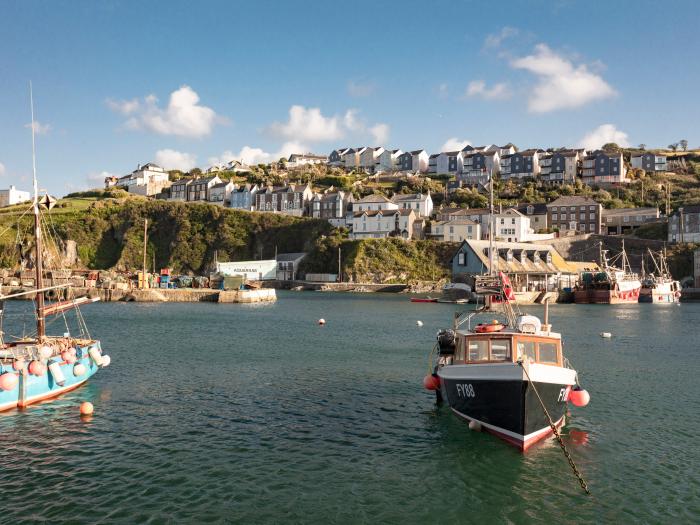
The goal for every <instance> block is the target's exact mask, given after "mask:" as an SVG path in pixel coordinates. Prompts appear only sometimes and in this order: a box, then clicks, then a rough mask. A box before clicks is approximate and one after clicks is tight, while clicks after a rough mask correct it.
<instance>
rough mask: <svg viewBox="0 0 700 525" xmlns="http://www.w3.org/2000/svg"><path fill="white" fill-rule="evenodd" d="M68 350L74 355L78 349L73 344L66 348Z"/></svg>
mask: <svg viewBox="0 0 700 525" xmlns="http://www.w3.org/2000/svg"><path fill="white" fill-rule="evenodd" d="M68 351H69V352H70V353H71V354H73V355H74V356H75V355H78V350H76V348H75V347H74V346H71V347H70V348H69V349H68Z"/></svg>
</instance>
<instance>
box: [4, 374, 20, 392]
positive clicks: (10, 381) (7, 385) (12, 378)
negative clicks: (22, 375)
mask: <svg viewBox="0 0 700 525" xmlns="http://www.w3.org/2000/svg"><path fill="white" fill-rule="evenodd" d="M18 382H19V378H18V377H17V374H15V373H14V372H5V373H4V374H0V389H2V390H14V389H15V387H16V386H17V383H18Z"/></svg>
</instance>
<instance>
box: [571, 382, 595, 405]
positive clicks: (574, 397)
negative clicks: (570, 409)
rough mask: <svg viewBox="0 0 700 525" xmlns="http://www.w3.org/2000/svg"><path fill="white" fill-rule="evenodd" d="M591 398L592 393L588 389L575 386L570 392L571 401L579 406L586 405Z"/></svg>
mask: <svg viewBox="0 0 700 525" xmlns="http://www.w3.org/2000/svg"><path fill="white" fill-rule="evenodd" d="M590 400H591V395H590V394H589V393H588V391H586V390H583V389H581V388H579V387H576V388H574V389H573V390H571V392H569V401H571V402H572V403H573V404H574V405H576V406H577V407H585V406H586V405H587V404H588V403H589V402H590Z"/></svg>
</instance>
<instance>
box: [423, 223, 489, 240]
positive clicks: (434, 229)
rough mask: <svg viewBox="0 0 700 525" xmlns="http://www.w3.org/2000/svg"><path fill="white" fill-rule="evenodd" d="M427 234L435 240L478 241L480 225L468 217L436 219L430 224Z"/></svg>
mask: <svg viewBox="0 0 700 525" xmlns="http://www.w3.org/2000/svg"><path fill="white" fill-rule="evenodd" d="M427 235H428V237H430V238H431V239H434V240H436V241H445V242H462V241H466V240H470V241H471V240H474V241H478V240H480V239H481V225H480V224H478V223H476V222H474V221H471V220H469V219H454V220H451V221H437V222H434V223H432V224H431V225H430V233H428V234H427Z"/></svg>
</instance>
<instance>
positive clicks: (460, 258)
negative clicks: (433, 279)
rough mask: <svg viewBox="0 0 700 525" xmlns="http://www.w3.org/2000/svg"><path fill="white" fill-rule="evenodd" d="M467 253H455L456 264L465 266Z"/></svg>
mask: <svg viewBox="0 0 700 525" xmlns="http://www.w3.org/2000/svg"><path fill="white" fill-rule="evenodd" d="M466 255H467V254H465V253H458V254H457V264H459V265H460V266H466V265H467V257H466Z"/></svg>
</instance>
